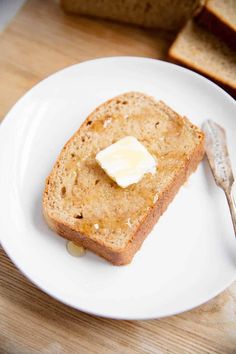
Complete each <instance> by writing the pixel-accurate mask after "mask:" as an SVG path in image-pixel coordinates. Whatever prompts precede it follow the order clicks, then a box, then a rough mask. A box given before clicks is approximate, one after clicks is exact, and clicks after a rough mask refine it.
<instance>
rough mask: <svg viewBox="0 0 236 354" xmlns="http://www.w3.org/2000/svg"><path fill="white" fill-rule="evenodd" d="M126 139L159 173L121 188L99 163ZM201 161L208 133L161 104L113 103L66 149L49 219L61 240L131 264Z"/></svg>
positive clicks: (47, 194) (52, 185)
mask: <svg viewBox="0 0 236 354" xmlns="http://www.w3.org/2000/svg"><path fill="white" fill-rule="evenodd" d="M125 136H134V137H136V138H137V139H138V140H139V141H140V142H141V143H142V144H143V145H144V146H145V147H146V148H147V150H148V151H149V152H150V153H151V154H152V155H153V157H154V158H156V159H157V161H158V169H157V172H156V173H155V174H151V173H148V174H146V175H144V177H143V178H142V180H141V181H140V182H138V183H137V184H133V185H131V186H129V187H127V188H121V187H119V186H118V185H117V184H116V183H115V182H114V181H112V180H111V179H110V178H109V177H108V176H107V174H106V173H105V172H104V171H103V170H102V168H101V167H100V166H99V165H98V163H97V162H96V160H95V156H96V154H97V153H98V152H99V151H100V150H102V149H104V148H105V147H107V146H109V145H111V144H112V143H114V142H115V141H117V140H119V139H121V138H123V137H125ZM203 154H204V135H203V133H202V132H201V131H200V130H199V129H198V128H197V127H196V126H194V125H193V124H192V123H190V121H189V120H188V119H187V118H185V117H181V116H179V115H178V114H177V113H175V112H174V111H172V110H171V109H170V108H169V107H167V106H166V105H165V104H164V103H163V102H161V101H158V102H157V101H155V100H154V99H153V98H151V97H149V96H146V95H144V94H142V93H137V92H130V93H126V94H123V95H121V96H118V97H115V98H113V99H111V100H109V101H107V102H105V103H104V104H102V105H101V106H99V107H98V108H97V109H96V110H95V111H94V112H93V113H91V114H90V115H89V117H88V118H87V119H86V120H85V122H84V123H83V124H82V126H81V127H80V128H79V130H78V131H77V132H76V133H75V134H74V136H73V137H72V138H71V139H70V140H69V141H68V142H67V143H66V145H65V146H64V148H63V149H62V152H61V154H60V156H59V157H58V159H57V161H56V163H55V165H54V167H53V169H52V172H51V173H50V175H49V177H48V178H47V180H46V187H45V191H44V195H43V211H44V215H45V218H46V220H47V222H48V224H49V226H50V227H51V228H52V229H53V230H55V231H56V232H57V233H58V234H59V235H61V236H63V237H64V238H66V239H68V240H72V241H74V242H75V243H78V244H80V245H83V246H84V247H85V248H87V249H89V250H91V251H93V252H95V253H97V254H99V255H100V256H102V257H104V258H106V259H107V260H109V261H110V262H112V263H113V264H116V265H121V264H127V263H129V262H131V260H132V258H133V256H134V254H135V253H136V251H137V250H138V249H139V248H140V246H141V244H142V242H143V241H144V239H145V238H146V236H147V234H148V233H149V232H150V231H151V229H152V228H153V226H154V225H155V223H156V222H157V220H158V219H159V217H160V216H161V215H162V214H163V212H164V211H165V210H166V208H167V206H168V205H169V203H170V202H171V201H172V199H173V198H174V196H175V194H176V193H177V191H178V190H179V188H180V187H181V185H182V184H183V183H184V182H185V181H186V180H187V178H188V176H189V175H190V173H191V172H193V171H194V170H195V169H196V167H197V165H198V163H199V162H200V160H201V159H202V157H203Z"/></svg>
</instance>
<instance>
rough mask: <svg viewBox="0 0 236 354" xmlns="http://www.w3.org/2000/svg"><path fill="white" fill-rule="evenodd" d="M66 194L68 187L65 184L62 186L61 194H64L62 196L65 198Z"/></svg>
mask: <svg viewBox="0 0 236 354" xmlns="http://www.w3.org/2000/svg"><path fill="white" fill-rule="evenodd" d="M65 195H66V187H65V186H63V187H62V188H61V196H62V198H64V197H65Z"/></svg>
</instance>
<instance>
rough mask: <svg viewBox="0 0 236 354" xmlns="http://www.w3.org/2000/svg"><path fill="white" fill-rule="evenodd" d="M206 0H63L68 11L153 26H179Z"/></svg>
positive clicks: (167, 27)
mask: <svg viewBox="0 0 236 354" xmlns="http://www.w3.org/2000/svg"><path fill="white" fill-rule="evenodd" d="M203 2H204V1H203V0H181V1H179V0H86V1H84V0H61V6H62V8H63V9H64V10H65V11H66V12H70V13H77V14H82V15H89V16H96V17H101V18H106V19H111V20H117V21H120V22H126V23H131V24H136V25H140V26H144V27H150V28H160V29H165V30H172V31H174V30H178V29H179V28H181V27H182V26H183V25H184V23H185V22H186V21H187V19H189V18H190V17H192V16H193V14H194V13H195V12H196V11H198V10H199V8H200V7H201V5H202V4H203Z"/></svg>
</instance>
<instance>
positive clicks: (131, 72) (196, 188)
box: [0, 57, 236, 319]
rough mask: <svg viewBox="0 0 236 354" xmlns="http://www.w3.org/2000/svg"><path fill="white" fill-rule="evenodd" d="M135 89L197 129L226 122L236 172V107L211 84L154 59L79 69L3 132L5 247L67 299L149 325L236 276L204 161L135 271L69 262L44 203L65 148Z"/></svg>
mask: <svg viewBox="0 0 236 354" xmlns="http://www.w3.org/2000/svg"><path fill="white" fill-rule="evenodd" d="M131 90H134V91H141V92H144V93H146V94H149V95H152V96H154V97H156V99H161V100H163V101H164V102H165V103H166V104H168V105H170V107H172V108H173V109H174V110H176V111H177V112H179V113H180V114H182V115H186V116H187V117H189V119H190V120H192V121H193V123H195V124H197V125H198V126H201V124H202V122H203V121H204V120H205V119H213V120H215V121H216V122H218V123H219V124H220V125H222V126H223V127H224V128H225V130H226V132H227V137H228V143H229V151H230V154H231V160H232V164H233V166H236V149H235V146H236V145H235V144H236V143H235V131H236V105H235V102H234V100H233V99H232V98H231V97H230V96H229V95H227V94H226V93H225V92H224V91H223V90H221V89H220V88H219V87H218V86H216V85H215V84H213V83H211V82H210V81H208V80H207V79H205V78H203V77H201V76H200V75H198V74H195V73H193V72H191V71H189V70H186V69H184V68H181V67H179V66H176V65H173V64H169V63H167V62H162V61H158V60H153V59H147V58H132V57H113V58H103V59H98V60H93V61H88V62H85V63H82V64H78V65H74V66H71V67H69V68H66V69H64V70H62V71H59V72H58V73H56V74H54V75H52V76H50V77H49V78H47V79H45V80H43V81H42V82H40V83H39V84H38V85H36V86H35V87H34V88H33V89H31V90H30V91H29V92H28V93H27V94H26V95H24V97H22V98H21V99H20V100H19V101H18V102H17V104H16V105H15V106H14V107H13V108H12V109H11V111H10V112H9V113H8V115H7V117H6V119H5V120H4V122H3V124H2V127H1V128H0V166H1V173H0V195H1V198H0V207H1V218H0V230H1V243H2V246H3V247H4V249H5V250H6V252H7V254H8V255H9V256H10V258H11V259H12V260H13V262H14V263H15V264H16V266H17V267H18V268H19V269H20V270H21V271H22V272H23V273H24V274H25V275H26V276H27V277H28V278H29V279H30V280H31V281H32V282H33V283H34V284H36V285H37V286H38V287H39V288H40V289H42V290H43V291H45V292H46V293H48V294H50V295H51V296H53V297H55V298H56V299H58V300H59V301H62V302H63V303H66V304H67V305H69V306H72V307H74V308H76V309H79V310H82V311H85V312H88V313H91V314H96V315H100V316H105V317H111V318H116V319H149V318H158V317H162V316H167V315H172V314H176V313H180V312H182V311H185V310H188V309H191V308H193V307H195V306H198V305H200V304H202V303H203V302H206V301H207V300H209V299H211V298H212V297H214V296H215V295H217V294H218V293H220V292H221V291H222V290H224V289H225V288H226V287H227V286H228V285H229V284H230V283H231V282H232V281H233V280H234V279H235V278H236V243H235V242H236V241H235V239H234V234H233V228H232V225H231V220H230V214H229V211H228V207H227V204H226V200H225V197H224V195H223V192H222V191H221V190H220V189H219V188H218V187H216V185H215V183H214V180H213V177H212V175H211V172H210V170H209V167H208V164H207V162H206V160H204V161H203V162H202V163H201V164H200V166H199V168H198V169H197V171H196V173H194V174H193V175H192V176H191V177H190V179H189V181H188V183H187V184H186V185H185V186H183V187H182V188H181V190H180V191H179V193H178V194H177V196H176V198H175V199H174V201H173V202H172V203H171V204H170V206H169V207H168V210H167V211H166V212H165V214H164V215H163V216H162V217H161V218H160V220H159V222H158V223H157V225H156V226H155V227H154V229H153V231H152V232H151V233H150V235H149V236H148V237H147V239H146V240H145V242H144V244H143V246H142V248H141V250H140V251H139V252H138V253H137V254H136V256H135V257H134V259H133V261H132V263H131V264H130V265H127V266H120V267H116V266H113V265H111V264H110V263H108V262H107V261H105V260H103V259H102V258H100V257H98V256H96V255H94V254H92V253H90V252H88V253H87V254H86V256H84V257H82V258H75V257H72V256H70V255H69V254H68V253H67V251H66V241H65V240H64V239H62V238H60V237H58V236H57V235H56V234H54V233H53V232H52V231H50V230H49V228H48V226H47V225H46V223H45V221H44V219H43V216H42V206H41V200H42V193H43V189H44V181H45V178H46V176H47V175H48V173H49V172H50V170H51V168H52V166H53V163H54V161H55V159H56V157H57V155H58V154H59V152H60V150H61V148H62V147H63V145H64V144H65V142H66V141H67V140H68V139H69V138H70V136H71V135H72V134H73V133H74V132H75V131H76V130H77V129H78V128H79V126H80V125H81V123H82V122H83V121H84V119H85V118H86V116H87V115H88V114H89V113H90V112H91V111H93V109H94V108H95V107H96V106H98V105H99V104H100V103H102V102H104V101H106V100H107V99H109V98H111V97H113V96H116V95H118V94H121V93H123V92H127V91H131Z"/></svg>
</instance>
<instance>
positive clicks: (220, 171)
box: [202, 120, 236, 237]
mask: <svg viewBox="0 0 236 354" xmlns="http://www.w3.org/2000/svg"><path fill="white" fill-rule="evenodd" d="M202 128H203V131H204V133H205V150H206V154H207V158H208V161H209V165H210V167H211V171H212V173H213V176H214V179H215V182H216V184H217V185H218V186H219V187H220V188H222V189H223V191H224V192H225V195H226V199H227V202H228V205H229V209H230V214H231V218H232V222H233V227H234V234H235V237H236V205H235V200H234V198H233V192H232V186H233V183H234V176H233V172H232V168H231V163H230V158H229V153H228V149H227V141H226V134H225V130H224V129H223V128H222V127H221V126H220V125H218V124H216V123H215V122H214V121H212V120H207V121H206V122H204V124H203V126H202Z"/></svg>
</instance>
